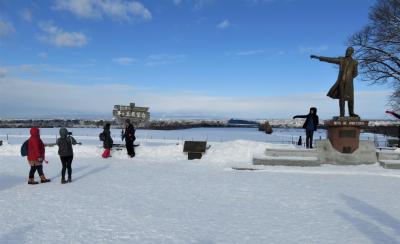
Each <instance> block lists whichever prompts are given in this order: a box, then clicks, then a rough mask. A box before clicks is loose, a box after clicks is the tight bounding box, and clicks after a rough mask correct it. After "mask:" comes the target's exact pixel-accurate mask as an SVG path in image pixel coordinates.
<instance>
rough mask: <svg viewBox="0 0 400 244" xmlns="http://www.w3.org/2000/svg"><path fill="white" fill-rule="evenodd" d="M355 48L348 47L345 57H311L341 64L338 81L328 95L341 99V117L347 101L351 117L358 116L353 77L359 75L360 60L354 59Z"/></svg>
mask: <svg viewBox="0 0 400 244" xmlns="http://www.w3.org/2000/svg"><path fill="white" fill-rule="evenodd" d="M353 53H354V49H353V48H352V47H348V48H347V50H346V56H345V57H338V58H328V57H319V56H315V55H311V56H310V57H311V58H315V59H319V61H323V62H328V63H332V64H338V65H339V75H338V78H337V80H336V83H335V84H334V85H333V86H332V87H331V89H330V90H329V92H328V94H327V96H328V97H331V98H333V99H339V108H340V117H344V107H345V101H347V105H348V107H349V114H350V117H358V115H357V114H355V113H354V85H353V79H354V78H355V77H356V76H357V75H358V62H357V61H356V60H354V59H353V57H352V55H353Z"/></svg>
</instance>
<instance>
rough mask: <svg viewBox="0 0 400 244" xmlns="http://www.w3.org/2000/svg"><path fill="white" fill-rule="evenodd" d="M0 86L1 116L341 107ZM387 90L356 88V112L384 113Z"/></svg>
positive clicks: (119, 88) (131, 90)
mask: <svg viewBox="0 0 400 244" xmlns="http://www.w3.org/2000/svg"><path fill="white" fill-rule="evenodd" d="M0 86H1V88H2V89H0V107H2V108H5V109H2V110H1V111H0V116H7V115H9V114H11V113H14V114H13V115H16V116H17V115H20V116H21V115H24V116H34V115H40V114H49V115H50V114H51V113H53V114H55V113H58V114H61V113H66V112H69V113H72V112H74V113H87V114H95V113H104V114H110V116H111V111H112V108H113V105H114V104H128V103H129V102H136V104H140V105H142V106H149V107H150V111H151V112H152V113H163V114H179V115H192V116H193V115H198V114H201V115H219V116H224V117H241V118H291V117H292V116H293V115H296V114H302V113H307V112H308V109H309V107H311V106H315V107H317V108H318V113H319V115H320V118H321V119H323V118H331V117H332V116H335V115H337V114H338V112H339V108H338V102H337V100H333V99H330V98H328V97H327V96H326V95H325V92H320V93H310V94H291V95H287V96H273V97H254V96H248V97H222V96H220V97H218V96H209V95H207V94H201V93H192V92H170V93H168V92H161V91H155V90H149V89H141V88H139V87H134V86H130V85H121V84H111V85H76V84H74V85H72V84H63V83H59V82H35V81H27V80H17V79H11V78H2V79H0ZM60 91H63V92H61V93H60ZM104 94H107V95H106V96H104ZM389 94H390V91H360V92H356V94H355V97H356V111H355V112H356V113H358V114H359V115H360V116H361V117H363V118H383V117H384V112H383V111H384V107H385V105H386V99H387V96H388V95H389ZM182 101H184V102H182ZM15 113H17V114H15ZM35 113H36V114H35Z"/></svg>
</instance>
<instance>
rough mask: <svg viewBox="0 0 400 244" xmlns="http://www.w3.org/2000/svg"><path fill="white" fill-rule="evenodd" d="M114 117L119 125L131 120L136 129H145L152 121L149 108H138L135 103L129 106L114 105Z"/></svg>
mask: <svg viewBox="0 0 400 244" xmlns="http://www.w3.org/2000/svg"><path fill="white" fill-rule="evenodd" d="M113 116H114V117H115V119H116V120H117V121H118V123H119V124H123V123H124V122H125V120H126V119H129V120H130V121H131V123H132V124H133V125H134V126H135V127H145V126H146V125H147V124H148V123H149V121H150V112H149V108H148V107H136V106H135V103H130V104H129V106H125V105H114V110H113Z"/></svg>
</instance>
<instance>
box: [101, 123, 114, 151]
mask: <svg viewBox="0 0 400 244" xmlns="http://www.w3.org/2000/svg"><path fill="white" fill-rule="evenodd" d="M110 127H111V124H110V123H107V124H106V125H105V126H104V130H103V135H104V141H103V147H104V152H103V154H102V155H101V156H102V157H103V158H109V157H111V148H112V146H113V143H114V141H113V139H112V138H111V129H110Z"/></svg>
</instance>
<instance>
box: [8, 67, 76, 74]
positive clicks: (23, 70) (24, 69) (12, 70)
mask: <svg viewBox="0 0 400 244" xmlns="http://www.w3.org/2000/svg"><path fill="white" fill-rule="evenodd" d="M3 68H5V69H6V71H7V73H9V74H11V75H13V74H17V75H18V74H20V73H40V72H52V73H73V72H75V70H73V69H68V68H62V67H57V66H53V65H49V64H21V65H13V66H4V67H3Z"/></svg>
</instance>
